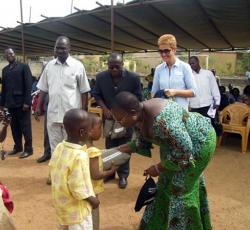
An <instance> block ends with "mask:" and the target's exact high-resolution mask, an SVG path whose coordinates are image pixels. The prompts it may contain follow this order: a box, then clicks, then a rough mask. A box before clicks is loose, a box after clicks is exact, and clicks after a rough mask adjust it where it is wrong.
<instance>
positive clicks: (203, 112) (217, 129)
mask: <svg viewBox="0 0 250 230" xmlns="http://www.w3.org/2000/svg"><path fill="white" fill-rule="evenodd" d="M209 108H210V106H206V107H202V108H197V109H194V108H191V112H197V113H200V114H201V115H203V116H204V117H208V118H210V119H211V124H212V126H213V127H214V129H215V132H216V135H217V136H218V137H219V136H221V135H222V133H223V127H222V125H221V124H220V121H219V114H218V111H216V114H215V118H211V117H209V116H208V115H207V112H208V110H209Z"/></svg>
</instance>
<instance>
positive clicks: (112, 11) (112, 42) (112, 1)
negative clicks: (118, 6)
mask: <svg viewBox="0 0 250 230" xmlns="http://www.w3.org/2000/svg"><path fill="white" fill-rule="evenodd" d="M113 51H114V0H111V52H113Z"/></svg>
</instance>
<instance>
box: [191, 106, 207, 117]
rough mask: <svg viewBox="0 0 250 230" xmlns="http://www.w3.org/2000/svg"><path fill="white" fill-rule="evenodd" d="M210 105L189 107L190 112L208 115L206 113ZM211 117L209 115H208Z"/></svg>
mask: <svg viewBox="0 0 250 230" xmlns="http://www.w3.org/2000/svg"><path fill="white" fill-rule="evenodd" d="M209 108H210V106H206V107H201V108H191V112H196V113H199V114H201V115H202V116H204V117H209V116H208V115H207V112H208V110H209ZM209 118H210V119H211V117H209Z"/></svg>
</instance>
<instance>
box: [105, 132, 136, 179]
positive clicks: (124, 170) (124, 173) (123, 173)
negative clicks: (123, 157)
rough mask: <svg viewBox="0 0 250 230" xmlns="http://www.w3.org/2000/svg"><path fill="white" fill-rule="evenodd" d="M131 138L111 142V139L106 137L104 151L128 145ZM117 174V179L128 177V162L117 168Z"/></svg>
mask: <svg viewBox="0 0 250 230" xmlns="http://www.w3.org/2000/svg"><path fill="white" fill-rule="evenodd" d="M131 136H132V135H131ZM131 136H128V137H123V138H119V139H113V140H112V139H111V138H109V137H107V138H106V140H105V145H106V149H111V148H114V147H117V146H119V145H122V144H126V143H128V142H129V141H130V140H131ZM117 174H118V176H119V177H125V178H127V177H128V175H129V161H128V162H126V163H124V164H122V165H121V166H120V167H119V168H118V170H117Z"/></svg>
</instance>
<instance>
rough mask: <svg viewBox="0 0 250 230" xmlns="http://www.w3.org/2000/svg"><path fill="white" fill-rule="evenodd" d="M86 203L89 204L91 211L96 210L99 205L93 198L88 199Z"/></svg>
mask: <svg viewBox="0 0 250 230" xmlns="http://www.w3.org/2000/svg"><path fill="white" fill-rule="evenodd" d="M87 201H88V202H89V203H90V204H91V206H92V208H93V209H96V208H98V206H99V204H100V201H99V200H98V199H97V198H96V197H94V196H91V197H88V198H87Z"/></svg>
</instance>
